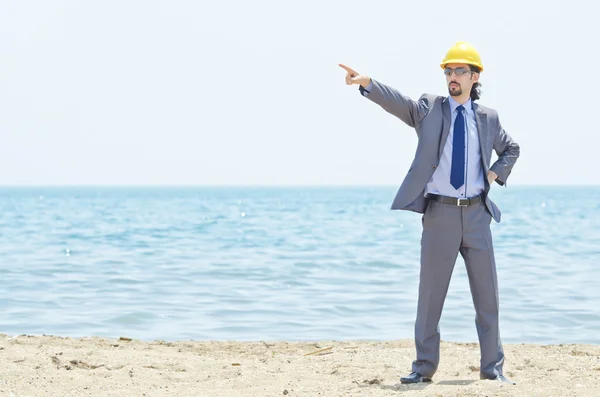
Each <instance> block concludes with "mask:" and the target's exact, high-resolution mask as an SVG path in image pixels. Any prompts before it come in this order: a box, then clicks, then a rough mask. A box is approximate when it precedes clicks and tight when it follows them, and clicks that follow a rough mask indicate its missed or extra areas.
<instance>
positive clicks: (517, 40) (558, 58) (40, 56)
mask: <svg viewBox="0 0 600 397" xmlns="http://www.w3.org/2000/svg"><path fill="white" fill-rule="evenodd" d="M594 9H595V6H594V5H593V3H592V2H590V1H583V0H573V1H569V2H565V1H545V2H525V1H514V0H510V1H493V2H492V1H482V2H468V1H463V2H448V1H440V0H431V1H398V0H394V1H392V0H390V1H372V2H369V3H367V2H364V1H361V2H359V1H337V0H335V1H333V0H328V1H312V0H306V1H302V2H298V1H295V2H293V3H292V2H287V1H286V2H284V1H275V0H272V1H266V0H256V1H242V0H232V1H225V0H223V1H210V2H208V1H192V0H187V1H185V0H168V1H167V0H164V1H152V0H143V1H142V0H139V1H138V0H118V1H116V0H103V1H81V0H72V1H67V0H53V1H47V0H38V1H28V0H20V1H6V0H3V1H0V49H1V51H0V169H1V170H2V171H1V172H0V185H242V186H246V185H399V184H400V183H401V182H402V179H403V178H404V175H405V174H406V172H407V170H408V168H409V165H410V163H411V162H412V158H413V155H414V152H415V149H416V143H417V138H416V134H415V133H414V130H412V129H411V128H410V127H408V126H406V125H405V124H403V123H402V122H401V121H400V120H399V119H397V118H395V117H394V116H392V115H390V114H388V113H386V112H385V111H384V110H383V109H381V108H380V107H378V106H377V105H375V104H374V103H372V102H370V101H369V100H367V99H365V98H363V97H361V96H360V94H359V93H358V89H357V87H356V86H351V87H349V86H347V85H346V84H345V82H344V76H345V72H344V71H343V70H342V69H341V68H340V67H339V66H338V64H339V63H344V64H346V65H349V66H351V67H352V68H354V69H356V70H358V71H359V72H360V73H362V74H365V75H368V76H371V77H372V78H374V79H377V80H378V81H380V82H383V83H385V84H388V85H390V86H392V87H394V88H396V89H398V90H400V91H401V92H402V93H404V94H406V95H408V96H410V97H412V98H414V99H417V98H418V97H419V96H420V95H421V94H422V93H424V92H428V93H435V94H440V95H447V89H446V85H445V78H444V76H443V73H442V70H441V68H440V66H439V64H440V62H441V60H442V59H443V57H444V55H445V53H446V51H447V50H448V49H449V48H450V47H451V46H452V45H453V44H454V43H455V42H457V41H468V42H470V43H472V44H473V45H474V46H475V47H476V48H477V49H478V50H479V52H480V54H481V57H482V60H483V63H484V67H485V71H484V72H483V73H482V75H481V78H480V82H481V83H482V91H483V93H482V98H481V100H480V101H479V102H480V103H481V104H482V105H485V106H488V107H491V108H494V109H496V110H497V111H498V114H499V116H500V121H501V123H502V125H503V126H504V128H505V130H506V131H507V132H508V133H509V134H510V135H511V136H512V137H513V138H514V139H515V141H517V143H519V145H520V146H521V157H520V159H519V160H518V162H517V164H516V166H515V168H514V169H513V172H512V174H511V177H510V178H511V179H510V181H509V184H514V185H572V184H576V185H600V172H599V171H598V168H597V166H596V164H597V159H598V157H599V156H598V149H599V147H600V137H599V136H600V129H599V126H598V116H599V113H600V110H599V109H600V106H599V104H598V101H597V98H598V92H600V84H599V79H598V75H597V69H598V67H599V66H600V52H599V51H598V45H597V39H598V38H599V37H600V25H599V24H598V23H597V13H596V12H595V11H594ZM493 159H495V155H494V158H493Z"/></svg>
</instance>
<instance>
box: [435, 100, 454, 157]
mask: <svg viewBox="0 0 600 397" xmlns="http://www.w3.org/2000/svg"><path fill="white" fill-rule="evenodd" d="M442 116H443V117H442V118H443V121H442V136H441V138H440V146H439V148H438V159H440V158H442V152H443V151H444V146H445V145H446V140H447V139H448V134H449V133H450V124H452V118H451V117H450V100H449V99H448V98H444V101H443V102H442Z"/></svg>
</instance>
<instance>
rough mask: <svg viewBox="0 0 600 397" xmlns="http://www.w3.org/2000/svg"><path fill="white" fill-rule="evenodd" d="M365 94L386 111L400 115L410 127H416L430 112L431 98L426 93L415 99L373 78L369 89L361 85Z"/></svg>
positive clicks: (362, 92)
mask: <svg viewBox="0 0 600 397" xmlns="http://www.w3.org/2000/svg"><path fill="white" fill-rule="evenodd" d="M359 90H360V92H361V94H362V95H363V96H365V97H366V98H368V99H369V100H371V101H372V102H375V103H376V104H378V105H379V106H381V107H382V108H383V109H384V110H385V111H386V112H388V113H390V114H392V115H394V116H396V117H398V118H399V119H400V120H402V121H404V122H405V123H406V124H407V125H409V126H410V127H415V126H416V125H417V124H419V122H420V121H421V120H422V119H423V117H425V116H426V115H427V113H428V112H429V100H428V99H427V97H426V96H425V95H423V96H421V98H419V100H418V101H414V100H412V99H411V98H409V97H408V96H406V95H404V94H402V93H401V92H399V91H398V90H396V89H394V88H392V87H389V86H387V85H385V84H382V83H380V82H378V81H376V80H374V79H371V84H369V86H368V87H367V89H365V88H363V87H359Z"/></svg>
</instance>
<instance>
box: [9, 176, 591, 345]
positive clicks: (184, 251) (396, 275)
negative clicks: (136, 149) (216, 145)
mask: <svg viewBox="0 0 600 397" xmlns="http://www.w3.org/2000/svg"><path fill="white" fill-rule="evenodd" d="M396 189H397V187H396V186H391V187H352V188H343V187H309V188H307V187H288V188H274V187H273V188H267V187H264V188H245V187H239V188H208V187H205V188H202V187H194V188H192V187H190V188H107V187H102V188H92V187H89V188H66V187H65V188H48V187H30V188H1V189H0V238H1V244H0V333H6V334H9V335H12V334H22V333H24V334H32V335H40V334H52V335H62V336H74V337H79V336H105V337H119V336H128V337H133V338H137V339H142V340H155V339H161V340H182V339H192V340H209V339H215V340H323V339H336V340H349V339H373V340H383V339H399V338H412V337H413V327H414V319H415V314H416V303H417V302H416V296H417V295H416V294H417V288H418V275H419V247H420V235H421V217H420V215H419V214H415V213H412V212H405V211H391V210H389V207H390V204H391V201H392V199H393V197H394V194H395V193H396ZM491 196H492V199H493V200H494V201H495V202H496V203H497V204H498V205H499V206H500V208H501V209H502V211H503V219H502V222H501V223H500V224H496V223H494V222H493V223H492V232H493V235H494V242H495V250H496V262H497V267H498V277H499V285H500V310H501V319H500V321H501V334H502V339H503V341H504V342H505V343H529V342H534V343H592V344H598V343H600V334H599V333H598V330H599V329H600V271H599V268H600V187H525V186H513V187H509V188H502V187H496V188H495V189H493V190H492V194H491ZM474 318H475V313H474V309H473V304H472V300H471V295H470V292H469V286H468V279H467V276H466V271H465V267H464V262H463V260H462V258H461V257H460V256H459V258H458V260H457V263H456V267H455V269H454V274H453V278H452V281H451V284H450V290H449V293H448V297H447V299H446V305H445V307H444V312H443V314H442V320H441V323H440V330H441V334H442V339H443V340H449V341H477V334H476V331H475V324H474Z"/></svg>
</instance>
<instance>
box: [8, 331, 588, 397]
mask: <svg viewBox="0 0 600 397" xmlns="http://www.w3.org/2000/svg"><path fill="white" fill-rule="evenodd" d="M413 351H414V347H413V343H412V341H410V340H400V341H385V342H370V341H357V342H336V341H321V342H318V343H305V342H227V341H223V342H214V341H208V342H194V341H179V342H164V341H153V342H143V341H138V340H135V339H132V340H131V339H129V338H128V337H120V338H115V339H103V338H63V337H57V336H27V335H21V336H16V337H10V336H8V335H1V334H0V396H2V397H4V396H7V397H8V396H14V397H20V396H61V397H67V396H223V397H235V396H244V397H250V396H290V397H292V396H403V397H410V396H436V397H438V396H443V397H450V396H557V397H566V396H600V346H589V345H530V344H524V345H505V351H506V357H507V361H506V366H505V374H506V375H507V376H508V377H510V378H511V379H512V380H513V381H515V382H517V385H507V384H502V383H500V382H494V381H480V380H479V372H478V371H479V368H478V365H479V347H478V345H477V344H475V343H448V342H444V343H443V344H442V362H441V366H440V369H439V371H438V373H437V374H436V376H435V377H434V379H433V382H432V383H429V384H420V385H401V384H400V383H399V377H400V376H401V375H404V374H405V373H406V372H407V370H408V369H409V368H410V362H411V360H412V358H413ZM11 393H12V394H11Z"/></svg>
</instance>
